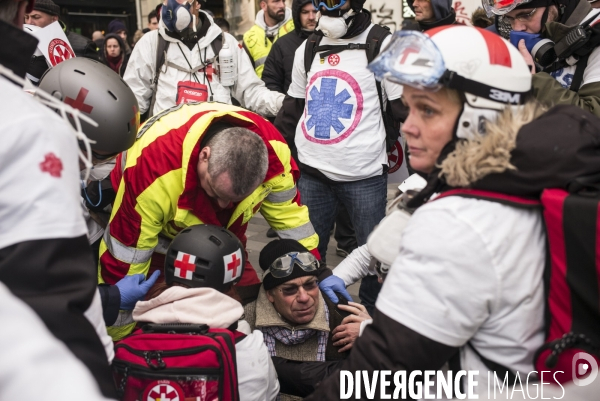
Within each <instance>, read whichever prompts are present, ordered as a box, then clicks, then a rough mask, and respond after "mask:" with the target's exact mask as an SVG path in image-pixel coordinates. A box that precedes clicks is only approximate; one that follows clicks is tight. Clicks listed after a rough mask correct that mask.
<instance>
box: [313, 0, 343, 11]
mask: <svg viewBox="0 0 600 401" xmlns="http://www.w3.org/2000/svg"><path fill="white" fill-rule="evenodd" d="M312 4H313V6H314V7H315V8H316V9H317V10H320V9H321V7H325V8H326V9H327V10H330V11H331V10H337V9H338V8H340V7H341V6H343V5H344V4H346V0H312Z"/></svg>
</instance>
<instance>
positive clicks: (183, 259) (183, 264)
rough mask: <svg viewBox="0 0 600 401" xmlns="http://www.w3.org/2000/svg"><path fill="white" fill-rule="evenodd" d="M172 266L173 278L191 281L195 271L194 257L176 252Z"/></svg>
mask: <svg viewBox="0 0 600 401" xmlns="http://www.w3.org/2000/svg"><path fill="white" fill-rule="evenodd" d="M174 265H175V277H179V278H184V279H186V280H191V279H192V276H193V275H194V272H195V271H196V257H195V256H194V255H190V254H189V253H183V252H177V258H176V259H175V263H174Z"/></svg>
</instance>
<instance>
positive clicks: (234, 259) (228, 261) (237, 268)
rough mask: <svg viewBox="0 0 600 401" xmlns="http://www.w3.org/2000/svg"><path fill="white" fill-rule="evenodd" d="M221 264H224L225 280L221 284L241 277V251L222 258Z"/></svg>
mask: <svg viewBox="0 0 600 401" xmlns="http://www.w3.org/2000/svg"><path fill="white" fill-rule="evenodd" d="M223 262H224V263H225V280H223V284H226V283H230V282H232V281H233V280H235V279H237V278H238V277H241V275H242V270H243V266H242V250H241V249H238V250H237V251H235V252H233V253H230V254H229V255H225V256H223Z"/></svg>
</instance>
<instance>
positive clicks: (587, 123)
mask: <svg viewBox="0 0 600 401" xmlns="http://www.w3.org/2000/svg"><path fill="white" fill-rule="evenodd" d="M515 145H516V147H515V148H514V149H512V150H511V151H510V155H511V156H510V164H511V165H512V166H514V167H513V168H511V169H507V170H505V171H504V172H502V173H492V174H488V175H486V176H485V177H483V178H481V179H479V180H478V181H477V182H475V183H474V184H473V185H472V187H471V188H469V189H465V188H450V187H447V186H446V188H440V190H439V191H438V192H441V195H440V196H438V198H436V199H440V198H443V197H446V196H462V197H469V198H476V199H484V200H489V201H495V202H499V203H503V204H506V205H509V206H514V207H521V208H538V209H541V210H542V211H543V220H544V224H545V229H546V238H547V256H546V266H545V269H544V286H545V304H546V305H545V312H544V325H545V342H544V344H543V345H542V346H541V347H540V348H539V349H538V350H537V352H536V354H535V357H534V361H532V362H533V365H534V366H535V369H536V370H537V371H538V372H540V371H546V372H548V371H550V372H552V375H551V374H547V375H546V377H545V380H546V382H547V381H548V380H549V381H553V378H555V379H556V381H558V382H560V383H566V382H569V381H572V380H573V381H574V382H575V384H577V383H578V382H577V381H578V380H581V376H582V372H581V371H578V369H575V367H576V365H578V366H579V365H581V364H582V363H584V362H585V361H587V364H588V367H589V366H590V365H591V366H592V368H593V365H594V363H595V364H596V365H597V366H600V212H599V208H600V119H599V118H597V117H596V116H593V115H592V114H590V113H588V112H586V111H584V110H581V109H580V108H578V107H576V106H571V105H569V106H566V105H562V106H555V107H553V108H552V109H550V110H548V111H546V112H545V113H544V114H542V115H541V116H539V117H537V118H536V119H535V120H533V121H531V122H530V123H528V124H525V125H523V126H521V128H520V129H519V132H518V136H517V138H516V143H515ZM428 185H429V184H428ZM433 190H436V188H434V189H433ZM409 206H411V205H409ZM584 353H585V354H584ZM578 354H579V355H578ZM586 354H587V355H586ZM590 359H591V360H592V361H590ZM482 361H483V362H484V363H485V364H486V366H487V367H488V369H490V370H495V371H496V372H502V367H500V365H498V364H496V367H497V368H498V369H493V368H492V367H491V366H492V365H490V364H488V363H486V361H485V360H484V359H482ZM488 362H489V361H488ZM504 369H506V368H504ZM561 371H562V373H561ZM592 372H593V369H592ZM510 373H511V374H512V372H510ZM554 374H556V375H555V376H554ZM498 376H500V375H498ZM502 376H504V374H502ZM588 377H591V375H590V376H588ZM521 379H522V377H521ZM583 380H585V379H583ZM509 382H511V381H510V380H509ZM511 383H514V381H512V382H511ZM580 383H581V382H580ZM579 385H581V384H579Z"/></svg>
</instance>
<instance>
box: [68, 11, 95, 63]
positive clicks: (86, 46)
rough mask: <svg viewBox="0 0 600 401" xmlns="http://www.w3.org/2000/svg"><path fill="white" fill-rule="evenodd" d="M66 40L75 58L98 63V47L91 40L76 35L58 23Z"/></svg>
mask: <svg viewBox="0 0 600 401" xmlns="http://www.w3.org/2000/svg"><path fill="white" fill-rule="evenodd" d="M59 23H60V26H61V27H62V29H63V31H64V32H65V35H67V39H68V40H69V43H70V44H71V47H72V48H73V52H74V53H75V56H77V57H86V58H91V59H92V60H96V61H99V60H100V56H99V55H98V46H96V43H95V42H94V41H92V40H91V39H88V38H86V37H85V36H82V35H80V34H78V33H75V32H73V31H69V30H68V29H67V26H66V25H65V23H64V22H62V21H59Z"/></svg>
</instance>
